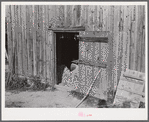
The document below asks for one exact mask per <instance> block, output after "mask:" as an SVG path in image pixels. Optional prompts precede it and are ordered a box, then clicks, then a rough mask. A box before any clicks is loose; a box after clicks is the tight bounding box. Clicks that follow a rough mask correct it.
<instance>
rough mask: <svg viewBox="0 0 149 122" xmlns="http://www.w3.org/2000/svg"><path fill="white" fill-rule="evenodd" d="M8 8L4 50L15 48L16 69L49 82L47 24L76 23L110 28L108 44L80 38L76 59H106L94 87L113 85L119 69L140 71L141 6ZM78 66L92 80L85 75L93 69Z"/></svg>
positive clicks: (50, 48)
mask: <svg viewBox="0 0 149 122" xmlns="http://www.w3.org/2000/svg"><path fill="white" fill-rule="evenodd" d="M7 9H8V10H7V13H6V18H7V20H6V21H7V23H8V24H7V30H8V31H7V36H8V48H9V50H8V55H9V57H10V59H9V60H11V58H12V57H13V54H15V60H14V64H15V65H14V68H15V73H16V74H18V73H20V74H24V75H34V76H36V75H38V76H40V77H42V78H46V79H47V82H50V83H53V82H54V73H55V71H54V69H55V63H54V61H55V60H54V50H55V49H54V43H55V42H54V33H53V32H52V31H49V30H48V28H49V27H52V28H53V27H75V26H84V27H85V30H86V31H108V32H109V33H110V34H111V41H110V42H108V44H102V43H91V42H88V43H86V45H85V44H84V43H83V42H79V46H80V51H79V54H80V55H79V58H80V59H90V56H91V55H92V57H93V58H92V59H91V60H92V61H97V60H101V61H103V62H107V63H108V69H103V70H102V72H101V74H100V76H99V78H98V79H97V80H98V84H99V88H98V90H99V89H101V91H100V90H99V93H101V92H104V91H106V90H107V88H110V87H112V89H115V88H116V86H117V83H118V81H119V77H120V74H121V71H125V70H126V69H133V70H137V71H141V72H145V29H144V28H145V6H135V5H133V6H90V5H65V6H63V5H60V6H58V5H42V6H41V5H30V6H28V5H27V6H26V5H23V6H19V5H15V6H14V5H10V6H7ZM11 28H12V29H11ZM88 45H89V46H88ZM86 48H90V50H89V51H85V50H86ZM91 49H93V50H91ZM92 52H94V53H92ZM80 68H81V69H80V79H82V81H84V80H88V81H91V79H88V78H87V76H88V75H91V74H92V75H93V76H95V74H96V73H97V71H98V69H97V68H91V67H85V66H84V65H80ZM83 70H84V71H83ZM81 73H83V74H81ZM99 81H100V83H99Z"/></svg>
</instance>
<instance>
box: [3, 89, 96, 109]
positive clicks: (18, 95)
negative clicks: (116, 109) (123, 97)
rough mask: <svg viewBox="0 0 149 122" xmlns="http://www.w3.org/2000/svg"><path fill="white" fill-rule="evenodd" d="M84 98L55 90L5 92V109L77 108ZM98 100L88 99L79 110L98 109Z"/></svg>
mask: <svg viewBox="0 0 149 122" xmlns="http://www.w3.org/2000/svg"><path fill="white" fill-rule="evenodd" d="M81 99H82V97H78V95H75V94H73V93H72V92H69V91H65V90H59V89H55V90H54V91H51V90H50V89H48V88H47V89H46V90H45V91H16V90H7V91H6V92H5V107H9V108H14V107H16V108H41V107H42V108H75V106H76V105H77V104H78V103H79V102H80V101H81ZM97 103H98V100H97V99H95V98H94V99H93V98H92V99H91V98H90V99H88V100H86V101H84V102H83V103H82V104H81V105H80V106H79V108H96V107H97Z"/></svg>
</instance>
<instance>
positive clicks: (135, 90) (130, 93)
mask: <svg viewBox="0 0 149 122" xmlns="http://www.w3.org/2000/svg"><path fill="white" fill-rule="evenodd" d="M121 74H122V75H121V77H120V81H119V84H118V88H117V92H116V96H115V100H114V104H115V105H122V104H123V102H126V101H129V102H130V105H131V108H138V107H139V104H140V101H142V97H144V93H143V92H144V86H145V74H144V73H141V72H137V71H133V70H129V69H127V71H126V72H122V73H121Z"/></svg>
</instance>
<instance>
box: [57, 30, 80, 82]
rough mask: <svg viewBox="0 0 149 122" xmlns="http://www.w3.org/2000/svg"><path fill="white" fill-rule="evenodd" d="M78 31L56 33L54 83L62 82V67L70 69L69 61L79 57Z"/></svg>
mask: <svg viewBox="0 0 149 122" xmlns="http://www.w3.org/2000/svg"><path fill="white" fill-rule="evenodd" d="M77 35H79V33H70V32H69V33H68V32H67V33H66V32H57V33H56V83H57V84H59V83H61V82H62V75H63V71H64V68H65V67H67V68H68V69H69V70H70V65H71V61H73V60H78V58H79V40H78V39H77Z"/></svg>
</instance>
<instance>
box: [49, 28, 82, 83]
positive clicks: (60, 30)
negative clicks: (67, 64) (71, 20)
mask: <svg viewBox="0 0 149 122" xmlns="http://www.w3.org/2000/svg"><path fill="white" fill-rule="evenodd" d="M50 30H52V32H53V42H54V85H56V84H57V75H56V74H57V70H56V69H57V65H56V64H57V58H56V33H58V32H62V33H80V31H85V28H84V27H79V28H53V29H50Z"/></svg>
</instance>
